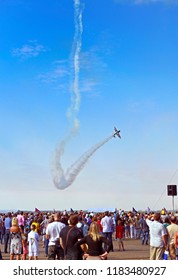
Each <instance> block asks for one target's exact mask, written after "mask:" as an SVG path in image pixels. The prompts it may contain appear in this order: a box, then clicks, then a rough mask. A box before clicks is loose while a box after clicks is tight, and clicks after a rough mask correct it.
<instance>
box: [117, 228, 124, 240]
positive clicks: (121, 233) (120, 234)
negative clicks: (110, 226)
mask: <svg viewBox="0 0 178 280" xmlns="http://www.w3.org/2000/svg"><path fill="white" fill-rule="evenodd" d="M123 237H124V226H121V225H120V226H116V238H123Z"/></svg>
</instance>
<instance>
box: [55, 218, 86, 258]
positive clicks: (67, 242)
mask: <svg viewBox="0 0 178 280" xmlns="http://www.w3.org/2000/svg"><path fill="white" fill-rule="evenodd" d="M77 224H78V215H77V214H74V215H71V216H70V218H69V225H68V226H66V227H65V228H63V229H62V230H61V233H60V244H61V246H62V248H63V250H64V258H65V259H66V260H81V259H82V255H83V251H82V249H81V248H79V250H77V248H76V247H74V244H75V243H76V242H77V241H78V240H79V239H81V238H82V237H83V233H82V231H81V230H79V229H78V228H77V227H76V225H77Z"/></svg>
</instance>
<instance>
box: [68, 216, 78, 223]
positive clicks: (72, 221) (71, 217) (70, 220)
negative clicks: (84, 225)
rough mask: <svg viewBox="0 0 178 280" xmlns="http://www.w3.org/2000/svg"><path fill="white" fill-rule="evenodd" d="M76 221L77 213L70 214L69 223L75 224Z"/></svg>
mask: <svg viewBox="0 0 178 280" xmlns="http://www.w3.org/2000/svg"><path fill="white" fill-rule="evenodd" d="M77 223H78V215H76V214H74V215H71V216H70V218H69V224H70V225H71V226H76V224H77Z"/></svg>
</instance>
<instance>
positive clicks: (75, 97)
mask: <svg viewBox="0 0 178 280" xmlns="http://www.w3.org/2000/svg"><path fill="white" fill-rule="evenodd" d="M74 11H75V13H74V17H75V34H74V41H73V48H72V54H71V56H72V68H73V69H74V77H73V82H72V87H71V88H72V94H71V104H70V107H69V109H68V112H67V115H68V117H70V118H71V119H72V121H73V127H72V129H71V131H70V133H69V135H68V136H67V137H66V138H65V139H64V140H63V141H61V142H60V143H59V144H58V146H57V148H56V151H55V156H54V164H53V170H52V174H53V182H54V185H55V186H56V188H58V189H60V190H63V189H66V188H67V187H69V186H70V185H71V184H72V183H73V182H74V180H75V178H76V177H77V175H78V174H79V173H80V171H81V170H82V169H83V168H84V166H85V164H86V163H87V161H88V159H89V158H90V157H91V156H92V155H93V154H94V153H95V152H96V151H97V150H98V149H99V148H100V147H101V146H103V145H104V144H105V143H106V142H108V141H109V140H110V139H111V138H112V137H113V135H112V136H110V137H108V138H106V139H105V140H103V141H102V142H100V143H98V144H96V145H95V146H93V147H92V148H91V149H90V150H89V151H87V152H86V153H84V154H83V155H82V156H81V157H80V158H79V159H78V160H77V161H76V162H75V163H74V164H73V165H71V166H70V167H69V168H68V169H67V171H66V172H64V170H63V168H62V165H61V157H62V155H63V154H64V151H65V146H66V144H67V142H68V141H69V140H70V139H71V138H72V137H73V136H74V135H75V134H76V133H77V132H78V130H79V126H80V122H79V120H78V118H77V116H76V115H77V113H78V111H79V108H80V99H81V98H80V90H79V72H80V63H79V62H80V60H79V58H80V52H81V47H82V32H83V26H82V6H81V4H80V0H74Z"/></svg>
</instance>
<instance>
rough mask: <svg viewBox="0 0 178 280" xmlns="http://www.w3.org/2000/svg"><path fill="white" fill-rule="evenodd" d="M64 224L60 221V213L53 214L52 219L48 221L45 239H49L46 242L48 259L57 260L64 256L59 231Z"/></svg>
mask: <svg viewBox="0 0 178 280" xmlns="http://www.w3.org/2000/svg"><path fill="white" fill-rule="evenodd" d="M64 227H65V224H63V223H61V222H60V214H59V213H55V214H54V221H53V222H51V223H49V224H48V225H47V228H46V239H49V244H48V260H55V259H56V257H57V259H58V260H60V259H63V258H64V253H63V249H62V247H61V246H60V241H59V239H60V232H61V230H62V228H64Z"/></svg>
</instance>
